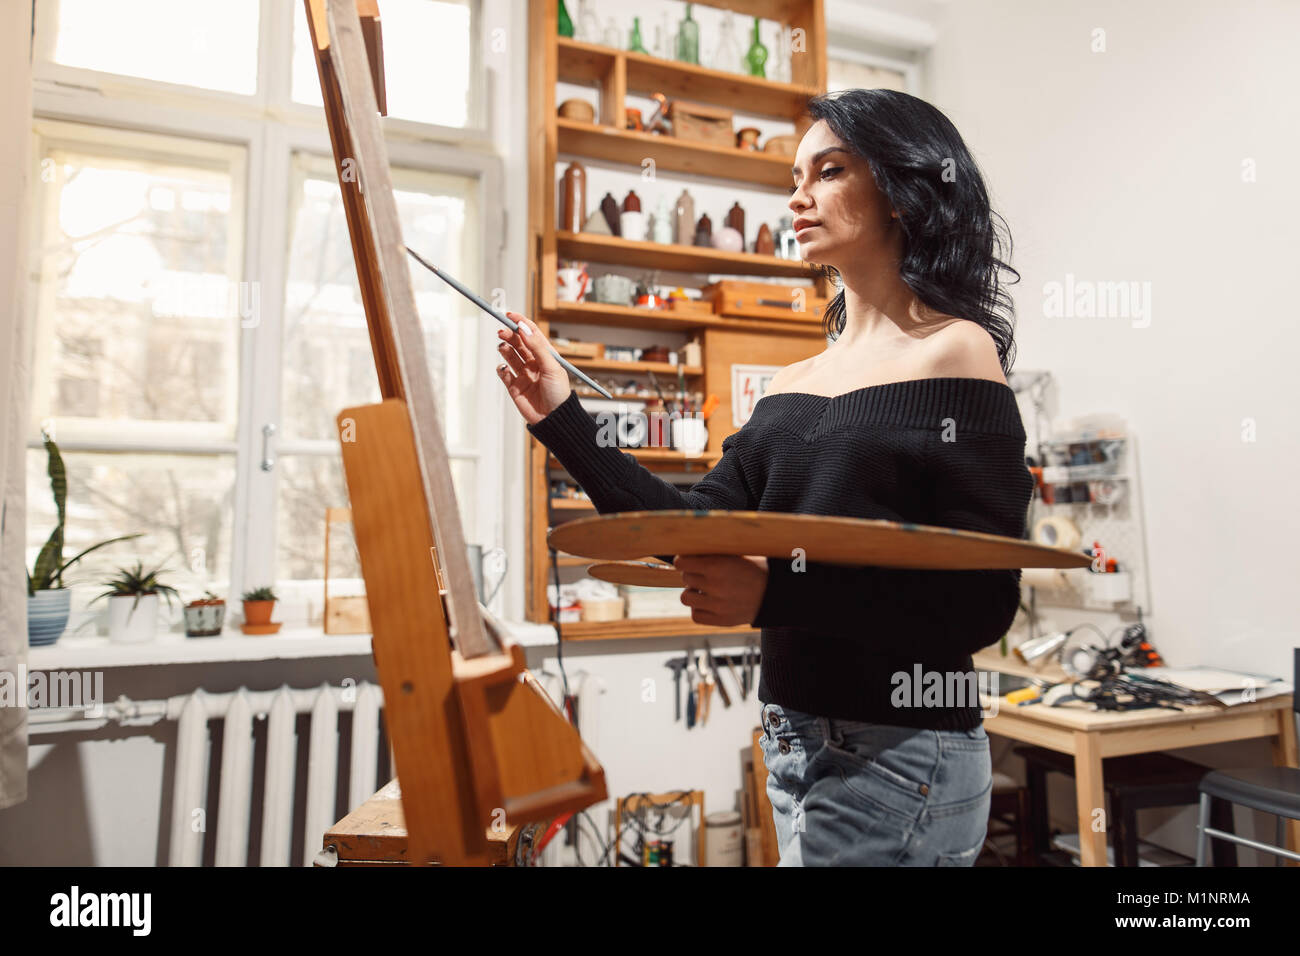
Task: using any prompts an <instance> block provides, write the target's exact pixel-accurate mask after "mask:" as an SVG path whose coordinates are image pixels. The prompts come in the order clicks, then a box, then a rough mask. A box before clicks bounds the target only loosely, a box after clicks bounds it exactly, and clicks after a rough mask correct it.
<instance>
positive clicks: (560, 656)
mask: <svg viewBox="0 0 1300 956" xmlns="http://www.w3.org/2000/svg"><path fill="white" fill-rule="evenodd" d="M550 552H551V576H552V578H553V579H554V580H555V609H554V610H553V611H552V612H551V623H552V624H554V625H555V662H556V663H557V664H558V665H559V667H560V681H561V683H562V684H563V685H564V692H563V693H564V697H563V699H562V700H561V701H560V709H561V710H562V711H564V713H565V714H566V715H567V714H568V710H567V704H568V700H569V675H568V674H567V673H565V671H564V632H563V631H562V630H561V629H560V559H559V555H558V553H557V552H556V550H555V549H554V548H551V549H550ZM547 603H548V604H549V603H550V602H549V601H548V602H547Z"/></svg>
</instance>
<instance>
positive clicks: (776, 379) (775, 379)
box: [763, 358, 812, 395]
mask: <svg viewBox="0 0 1300 956" xmlns="http://www.w3.org/2000/svg"><path fill="white" fill-rule="evenodd" d="M811 362H812V359H811V358H806V359H800V360H799V361H797V362H791V363H790V364H789V365H785V366H782V367H781V368H780V369H778V370H777V373H776V374H775V375H773V376H772V378H771V380H770V381H769V382H768V383H767V389H766V390H765V391H764V392H763V394H764V395H768V394H771V393H774V392H787V391H794V390H795V385H797V384H798V382H799V376H800V375H801V374H802V372H803V371H804V370H806V369H807V367H808V365H809V363H811Z"/></svg>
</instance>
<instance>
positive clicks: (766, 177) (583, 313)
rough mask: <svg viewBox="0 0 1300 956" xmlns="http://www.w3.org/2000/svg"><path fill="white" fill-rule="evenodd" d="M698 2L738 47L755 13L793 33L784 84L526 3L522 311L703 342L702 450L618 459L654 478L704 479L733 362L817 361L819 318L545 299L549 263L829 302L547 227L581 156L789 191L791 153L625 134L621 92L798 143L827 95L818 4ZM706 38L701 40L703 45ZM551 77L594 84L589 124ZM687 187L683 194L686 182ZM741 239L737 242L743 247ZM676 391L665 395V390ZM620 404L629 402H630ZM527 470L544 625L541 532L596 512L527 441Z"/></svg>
mask: <svg viewBox="0 0 1300 956" xmlns="http://www.w3.org/2000/svg"><path fill="white" fill-rule="evenodd" d="M701 5H702V6H711V7H717V8H720V9H726V10H731V11H733V12H735V13H736V14H738V15H739V18H740V20H741V24H740V25H741V26H742V28H743V29H742V30H741V31H740V33H741V34H742V36H741V38H740V39H741V40H742V42H744V41H745V38H746V37H748V35H749V30H748V24H749V22H750V21H751V20H752V18H753V17H755V16H758V17H762V18H763V19H765V20H775V21H778V22H780V23H783V24H788V25H790V26H793V27H796V28H799V29H802V30H803V31H804V32H803V41H804V49H803V51H801V52H800V53H798V54H796V55H795V56H794V57H793V60H792V63H791V74H792V77H793V82H791V83H777V82H774V81H772V80H767V79H762V78H759V77H751V76H744V75H741V74H737V73H729V72H726V71H722V70H713V69H709V68H707V67H701V66H694V65H691V64H686V63H678V62H676V61H671V60H661V59H659V58H658V57H654V56H649V55H646V54H641V53H632V52H629V51H627V50H618V49H612V48H610V47H606V46H602V45H599V44H593V43H584V42H581V41H578V40H574V39H571V38H569V37H561V36H559V33H558V30H557V18H558V3H557V0H530V2H529V32H528V35H529V37H530V41H529V131H528V133H529V135H528V141H529V142H530V143H535V144H538V146H537V148H536V149H534V150H533V151H532V153H531V155H530V158H529V213H528V217H529V236H530V239H531V245H530V248H531V249H532V259H531V261H530V263H529V271H530V275H529V290H530V296H531V299H530V302H529V307H530V309H531V311H530V312H529V313H528V314H529V315H530V317H532V318H533V319H534V320H535V321H536V322H537V324H538V325H539V326H541V327H542V329H543V331H545V332H546V333H547V335H550V334H551V330H552V326H553V325H554V324H555V323H563V324H566V325H567V324H576V325H582V326H588V327H592V328H594V329H599V328H602V327H603V328H609V329H636V330H645V331H646V332H650V333H653V332H668V333H686V335H687V336H688V337H691V336H695V337H698V338H699V339H700V341H701V344H702V352H703V366H702V367H694V368H687V369H686V370H685V374H686V375H687V377H688V378H690V379H691V382H690V384H689V387H690V388H691V389H692V390H694V391H697V392H703V393H704V394H705V395H707V394H709V393H716V394H717V395H718V396H719V397H720V398H721V399H722V401H721V403H720V404H719V406H718V408H717V410H716V411H715V412H714V413H713V415H712V416H711V417H710V419H709V442H708V447H707V448H706V449H705V451H704V452H702V453H701V454H699V455H694V456H689V457H688V456H686V455H685V454H684V453H683V452H680V451H674V450H672V449H666V448H635V449H632V448H630V449H626V451H627V452H628V453H630V454H631V455H632V456H633V457H634V458H636V459H637V461H638V462H640V463H641V464H642V465H644V466H645V467H647V468H650V469H651V470H654V471H664V470H667V471H672V472H690V473H699V474H700V475H701V476H702V475H703V473H704V472H706V471H707V470H708V469H710V468H712V467H713V466H714V465H715V464H716V463H717V462H718V460H719V459H720V458H721V457H722V451H721V445H722V441H723V439H725V438H726V437H727V436H728V435H729V434H731V433H732V432H733V431H735V426H734V425H733V424H732V410H731V409H732V406H731V395H730V390H731V380H730V366H731V364H734V363H736V362H746V363H750V362H752V363H753V364H760V365H786V364H789V363H790V362H791V361H796V360H798V359H801V358H804V357H806V356H810V355H814V354H816V353H818V352H820V351H821V350H822V349H823V348H824V346H825V339H824V337H823V335H822V329H821V321H820V319H818V318H813V317H810V318H806V319H795V318H791V319H772V320H767V319H759V318H742V319H737V318H730V317H725V316H720V315H712V314H709V315H701V314H686V313H675V312H673V311H671V310H668V309H646V308H636V307H633V306H619V305H607V304H602V303H596V302H561V301H558V300H557V297H556V269H557V267H558V264H559V260H560V259H579V260H584V261H591V262H598V263H602V264H606V265H613V266H628V267H633V268H634V269H636V270H638V271H642V270H650V269H658V270H663V271H674V272H684V273H694V274H698V275H701V276H703V275H714V276H717V275H726V276H730V275H735V276H771V277H782V278H792V279H802V280H809V279H811V280H814V282H815V284H816V285H817V287H818V290H819V293H820V294H826V291H827V289H828V285H827V283H826V280H825V279H824V278H821V277H819V276H818V275H817V274H816V273H815V272H814V270H813V269H812V268H811V267H810V266H809V265H808V264H807V263H804V262H800V261H792V260H788V259H781V258H778V257H776V256H761V255H757V254H755V253H753V252H747V251H746V252H725V251H722V250H719V249H713V248H708V247H702V246H682V245H676V244H671V245H666V244H662V243H655V242H649V241H644V240H634V239H625V238H622V237H620V236H606V235H599V234H594V233H585V232H580V233H574V232H569V231H564V230H560V229H559V228H558V223H559V213H558V210H557V208H556V204H557V193H558V190H557V179H558V172H557V163H559V161H560V156H561V154H563V155H564V156H565V157H570V156H571V157H574V158H577V159H579V160H586V159H593V160H601V161H604V162H607V163H613V164H626V165H627V166H628V168H629V169H630V170H637V169H639V168H640V167H641V163H642V160H643V159H644V158H646V157H651V158H653V159H654V162H655V165H656V169H657V170H658V171H659V172H660V173H664V174H668V175H665V176H664V177H663V178H664V179H670V178H671V174H673V173H679V174H682V175H683V176H687V177H692V176H699V177H707V178H709V179H710V180H712V181H714V182H715V183H716V182H718V181H725V182H726V183H730V184H734V185H735V186H737V187H738V188H739V189H741V190H747V191H750V192H754V191H758V192H762V191H775V190H778V189H780V190H782V191H784V189H785V188H788V187H789V184H790V182H791V177H790V166H791V165H792V160H791V158H790V157H789V156H779V155H773V154H767V153H763V152H755V151H746V150H740V149H736V148H729V147H726V146H718V145H711V144H705V143H695V142H690V141H684V140H678V139H676V138H674V137H671V136H662V135H655V134H650V133H644V132H636V131H632V130H626V129H624V128H623V121H624V107H625V104H626V99H627V96H628V94H629V93H632V94H636V95H642V96H648V95H649V94H651V93H655V92H660V93H663V94H664V95H666V96H667V97H668V98H669V99H670V100H671V99H676V98H679V97H680V98H682V99H686V100H692V101H696V102H702V103H709V104H713V105H716V106H723V107H726V108H729V109H732V110H734V111H736V112H738V113H744V114H751V115H757V116H764V117H772V118H779V119H784V120H788V121H790V122H791V123H792V124H793V125H794V130H795V132H796V133H799V134H802V133H803V132H805V131H806V130H807V128H808V127H809V126H810V125H811V123H812V120H811V119H810V118H809V117H808V116H807V115H806V114H805V113H804V107H805V105H806V103H807V101H808V99H809V98H810V97H812V96H814V95H816V94H817V93H820V92H822V91H824V90H825V89H826V25H825V14H824V11H823V0H710V2H708V3H705V4H701ZM747 18H748V19H747ZM715 39H716V38H713V37H705V38H703V39H702V45H707V44H708V43H709V42H713V41H714V40H715ZM769 62H771V61H770V60H769ZM559 82H567V83H574V84H578V85H583V86H588V87H594V88H595V89H596V90H597V91H598V94H599V110H598V115H597V118H596V120H597V121H596V122H594V123H584V122H578V121H575V120H571V119H565V118H562V117H560V116H559V115H558V114H557V112H556V108H557V105H558V102H557V97H556V84H557V83H559ZM686 185H687V187H688V188H689V183H687V184H686ZM742 201H743V200H742ZM591 207H592V200H591V197H588V212H590V210H591ZM702 211H703V210H697V211H696V212H697V214H699V213H700V212H702ZM751 238H752V237H750V236H746V240H747V242H748V241H749V240H750V239H751ZM595 334H599V333H598V332H597V333H595ZM584 337H586V336H585V335H584ZM647 344H648V343H647ZM571 361H573V363H574V365H576V366H578V367H579V368H582V369H584V370H585V371H589V372H627V373H630V374H632V375H640V374H645V373H646V372H649V371H653V372H655V373H656V374H660V373H664V374H666V375H668V376H671V377H672V378H673V379H675V377H676V374H677V367H676V366H673V365H669V364H668V363H662V362H612V361H607V360H603V361H602V360H592V359H585V360H579V359H571ZM673 384H674V387H675V384H676V383H675V381H674V383H673ZM585 393H586V390H581V389H580V394H585ZM615 397H616V398H618V397H619V396H617V395H616V396H615ZM627 400H628V401H634V400H636V399H635V398H634V397H633V396H630V395H629V396H627ZM642 400H644V399H642ZM527 463H528V469H529V481H528V489H529V494H528V500H529V508H528V533H527V547H528V553H529V555H528V556H529V561H528V583H527V594H526V609H527V616H528V618H529V619H530V620H533V621H546V620H548V619H549V617H550V614H549V606H548V602H547V597H546V587H547V584H548V583H550V582H549V575H550V570H551V562H550V554H549V550H548V548H547V542H546V534H547V530H548V528H549V527H550V526H551V525H552V524H553V523H555V522H556V521H563V520H566V519H571V518H576V517H582V516H583V513H584V511H591V510H594V507H593V506H590V505H587V506H586V507H584V506H583V505H584V504H585V503H582V504H580V503H578V502H569V501H566V500H563V499H556V500H553V499H552V498H551V496H550V477H551V473H552V472H553V471H554V472H562V469H561V466H560V464H559V462H558V461H556V460H555V459H554V458H553V457H552V456H551V455H550V454H549V453H548V452H547V450H546V448H545V447H544V446H543V445H542V444H541V443H540V442H538V441H536V440H535V439H533V438H531V437H529V438H528V455H527ZM592 563H594V562H593V561H591V560H590V559H586V558H580V557H577V556H574V555H561V556H560V557H559V559H558V560H557V564H558V565H560V566H561V567H567V568H572V567H584V566H587V565H589V564H592ZM563 627H564V634H565V637H566V638H572V639H574V640H599V639H622V638H640V637H656V636H667V635H684V634H690V635H697V634H720V633H749V632H752V631H753V628H749V627H737V628H716V627H708V626H705V625H697V624H695V623H694V622H692V621H691V619H690V616H689V614H687V615H684V616H683V617H681V618H652V619H640V620H626V619H625V620H621V621H595V622H581V623H574V624H565V625H563Z"/></svg>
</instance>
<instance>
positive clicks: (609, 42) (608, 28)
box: [604, 17, 623, 50]
mask: <svg viewBox="0 0 1300 956" xmlns="http://www.w3.org/2000/svg"><path fill="white" fill-rule="evenodd" d="M604 43H605V46H609V47H613V48H614V49H616V50H621V49H623V43H622V41H621V40H619V33H618V24H617V23H615V22H614V18H613V17H606V18H605V40H604Z"/></svg>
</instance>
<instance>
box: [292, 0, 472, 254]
mask: <svg viewBox="0 0 1300 956" xmlns="http://www.w3.org/2000/svg"><path fill="white" fill-rule="evenodd" d="M293 8H294V23H293V87H292V91H291V93H292V96H293V100H294V102H296V103H309V104H311V105H312V106H320V105H321V98H320V80H319V79H318V78H317V76H316V60H315V56H314V55H313V53H312V49H311V34H310V31H309V30H308V29H307V14H306V11H305V9H304V8H303V5H302V4H301V3H295V4H294V5H293ZM471 13H472V10H471V9H470V5H469V4H468V3H467V2H465V0H384V4H383V7H382V8H381V10H380V14H381V20H380V23H381V26H382V32H383V37H384V73H385V75H386V76H387V83H386V84H385V89H386V91H387V94H388V115H389V116H393V117H397V118H400V119H407V120H414V121H416V122H418V123H434V124H437V125H439V126H465V125H466V124H467V123H469V122H470V120H471V115H472V113H473V111H474V108H475V104H474V102H473V99H472V93H473V92H474V90H475V87H474V85H473V84H471V82H470V80H471V77H472V76H473V68H474V64H473V62H472V61H471V54H472V53H473V51H474V50H475V49H477V47H475V46H474V45H473V44H470V43H466V42H465V37H466V36H468V35H469V34H470V31H471V22H470V20H471ZM457 278H459V276H457Z"/></svg>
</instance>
